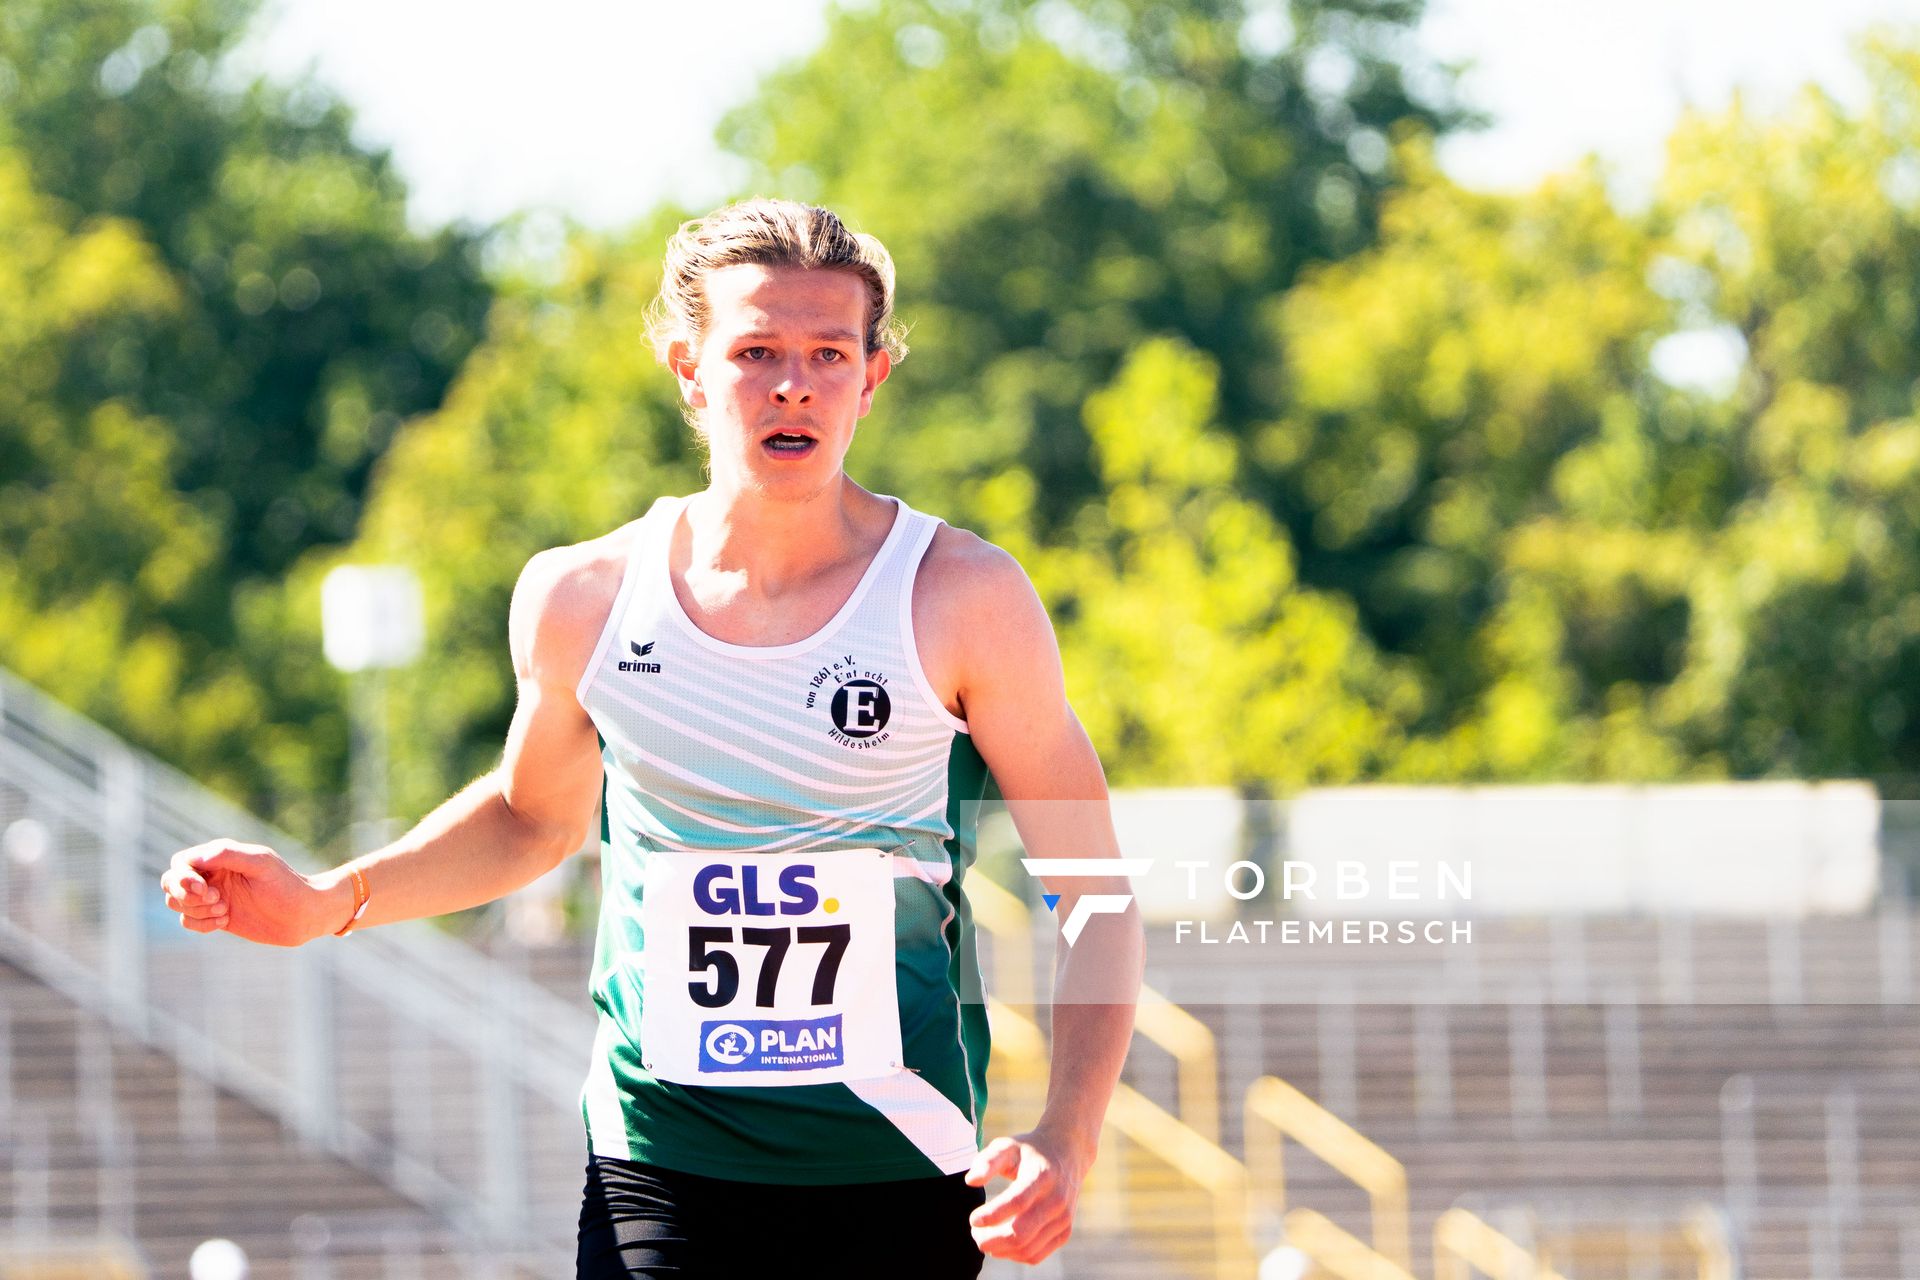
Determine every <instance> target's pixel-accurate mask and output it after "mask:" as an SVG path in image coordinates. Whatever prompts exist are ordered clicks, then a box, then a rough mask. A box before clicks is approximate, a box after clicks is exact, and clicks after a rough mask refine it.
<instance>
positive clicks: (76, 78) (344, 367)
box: [0, 0, 489, 809]
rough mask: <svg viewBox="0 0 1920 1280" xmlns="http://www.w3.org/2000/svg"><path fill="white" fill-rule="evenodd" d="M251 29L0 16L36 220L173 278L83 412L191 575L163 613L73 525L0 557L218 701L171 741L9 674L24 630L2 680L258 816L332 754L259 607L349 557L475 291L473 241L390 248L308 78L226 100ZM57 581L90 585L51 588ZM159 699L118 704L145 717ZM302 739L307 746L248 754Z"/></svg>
mask: <svg viewBox="0 0 1920 1280" xmlns="http://www.w3.org/2000/svg"><path fill="white" fill-rule="evenodd" d="M253 8H254V5H253V4H252V3H251V2H241V0H9V3H7V4H6V5H5V6H3V7H0V144H4V145H5V146H6V147H7V149H8V153H9V155H10V156H12V157H14V161H15V163H16V165H17V166H18V167H20V168H22V169H23V170H24V180H25V181H26V182H27V183H29V184H30V185H31V187H32V189H33V190H34V191H36V192H38V193H40V195H42V196H45V197H48V198H50V199H51V200H52V201H54V202H55V205H53V206H49V207H50V208H57V209H58V210H59V211H60V212H58V213H55V214H47V215H45V216H47V217H49V218H50V219H51V220H52V221H53V222H54V223H55V224H57V225H61V226H64V227H66V228H68V229H69V230H70V231H71V232H72V233H74V234H79V235H82V236H84V235H85V234H86V233H87V229H88V228H90V227H92V226H94V225H95V224H96V222H98V223H99V225H103V226H107V225H110V226H114V227H117V228H120V229H121V232H120V233H121V234H123V235H124V236H126V237H129V238H131V239H133V240H137V241H138V242H139V243H140V245H141V246H142V252H143V254H144V258H143V261H144V262H145V263H146V264H147V266H148V268H149V269H150V270H152V271H155V272H159V273H161V275H163V276H164V277H165V279H166V281H167V291H168V296H169V304H168V306H167V307H166V308H165V309H164V311H158V312H155V311H150V312H149V313H147V314H146V315H145V317H144V319H143V322H142V325H141V326H140V327H139V329H138V331H137V333H130V334H126V335H122V337H121V338H120V339H119V340H118V341H116V343H115V344H114V345H113V346H112V347H111V349H110V354H109V356H108V357H103V359H106V360H107V362H108V363H109V364H110V365H111V372H112V385H111V386H110V387H107V386H102V387H101V388H100V389H99V393H100V396H101V398H102V399H105V398H108V397H111V398H113V399H114V400H116V401H117V402H118V403H120V404H122V405H123V406H124V407H125V411H126V413H128V414H130V415H132V416H133V418H135V419H137V420H138V421H139V423H140V428H139V430H140V432H141V434H142V435H143V436H147V437H150V440H149V441H148V442H147V443H145V444H143V446H142V449H143V451H144V455H145V456H149V458H150V460H151V461H152V464H153V465H154V466H155V467H156V468H163V470H157V471H155V473H154V474H155V476H156V477H159V476H161V475H164V484H162V485H161V487H162V488H163V489H164V490H165V492H167V493H168V495H169V504H170V505H171V506H173V507H177V508H178V509H179V510H181V511H182V512H183V513H185V515H184V516H183V519H185V524H186V525H187V526H189V527H191V529H193V530H194V536H195V538H197V539H198V540H199V543H200V544H202V545H203V551H202V552H201V555H202V556H203V558H204V561H205V563H204V565H203V571H201V572H197V573H194V574H191V575H188V576H186V577H185V578H183V579H182V580H181V581H180V582H179V583H178V584H177V586H176V589H175V590H173V591H172V592H170V593H169V594H167V595H165V596H164V597H162V596H157V595H142V594H139V593H134V594H133V595H131V596H130V597H125V598H123V593H122V591H121V587H122V586H123V585H124V584H126V583H129V582H133V581H135V580H137V579H138V578H139V577H140V575H142V574H144V573H148V572H150V569H149V567H148V566H147V564H146V563H145V562H144V560H143V559H142V558H141V555H142V552H141V551H140V548H139V547H138V545H137V544H135V543H123V542H117V541H114V540H108V539H99V538H97V536H96V534H95V532H94V531H93V529H92V528H91V527H90V526H87V525H85V524H74V525H67V524H58V525H54V526H49V527H48V528H47V529H46V530H43V531H42V533H41V534H40V536H39V539H38V543H37V545H38V546H39V547H40V549H41V551H42V552H43V553H44V554H38V555H36V556H34V557H31V558H30V560H29V558H24V557H19V556H17V555H16V553H15V548H14V546H13V545H12V544H8V545H6V546H4V547H0V556H5V557H7V558H9V559H10V560H11V561H12V563H11V565H10V571H11V572H12V573H14V574H16V575H19V574H26V573H47V572H51V573H52V576H50V577H46V578H44V579H42V580H39V581H36V582H35V583H33V585H32V592H33V594H34V595H36V596H37V597H39V598H42V599H44V600H46V601H48V602H49V608H52V609H56V610H57V609H67V608H78V607H80V606H81V605H82V603H83V602H85V601H88V600H92V599H95V598H96V597H99V598H113V599H114V600H115V604H114V606H113V607H114V608H115V609H116V610H120V611H121V612H122V613H123V615H124V616H123V619H122V625H123V626H124V628H125V629H126V633H127V635H128V636H130V637H141V636H146V637H151V638H152V639H153V641H154V643H156V644H161V645H163V646H167V647H169V651H170V652H172V653H173V654H174V658H173V661H175V662H177V663H178V664H179V666H180V668H181V670H182V672H183V673H184V674H183V675H182V677H181V678H182V679H183V680H184V681H185V682H186V684H187V686H190V687H212V686H213V685H219V686H220V687H222V688H224V689H227V690H228V694H227V696H224V697H223V698H217V699H210V700H208V702H207V705H206V706H203V707H195V708H184V707H183V708H181V709H179V711H178V714H177V716H176V717H175V718H172V719H169V718H167V717H164V716H163V717H159V718H152V717H148V718H146V719H143V720H135V719H133V718H132V717H131V715H130V713H123V711H122V707H123V706H124V705H126V704H125V703H124V702H123V701H122V700H121V699H119V698H108V697H105V696H104V695H103V692H102V687H101V686H100V685H98V684H97V683H94V682H93V681H92V680H91V679H90V676H89V675H88V674H86V673H82V672H80V671H78V670H74V669H69V668H68V667H66V666H65V665H63V664H60V663H57V662H56V663H38V664H36V663H32V662H29V661H27V657H26V655H25V653H24V651H23V649H24V646H25V645H26V643H27V642H26V641H25V640H24V639H21V638H20V637H21V635H22V632H21V631H20V629H18V628H7V629H6V632H7V633H8V634H10V635H11V636H12V637H14V638H13V639H12V640H6V639H0V661H7V662H9V663H11V664H13V665H16V666H20V667H23V668H25V669H27V674H29V675H30V676H32V677H33V678H35V679H37V680H39V681H40V682H41V683H43V684H46V685H47V686H48V687H50V688H51V689H52V690H53V691H54V692H56V693H57V694H59V695H61V696H62V697H65V698H67V699H68V700H69V701H72V702H74V703H76V704H78V705H81V706H83V707H85V708H86V709H87V710H89V711H90V712H92V713H93V714H95V715H98V716H100V717H102V718H103V719H105V720H106V721H107V722H108V723H109V724H111V725H112V726H113V727H115V728H117V729H121V730H123V731H126V732H129V733H131V734H132V735H133V736H134V737H135V738H136V739H137V740H139V741H140V742H142V743H143V744H144V745H147V746H150V747H153V748H156V749H158V750H160V751H161V753H162V754H163V755H166V756H167V757H169V758H170V759H173V760H175V761H176V762H178V763H180V764H181V765H183V766H185V767H187V768H189V769H191V770H192V771H194V772H195V773H197V774H200V775H202V776H205V777H208V778H210V779H214V780H217V781H219V782H220V783H221V784H222V785H224V786H226V787H227V788H228V789H229V790H232V791H234V792H235V793H236V794H237V795H239V796H241V797H242V798H245V799H247V800H249V801H251V802H253V803H255V804H258V805H261V806H262V807H265V808H268V809H274V808H277V804H276V801H275V796H276V795H277V794H284V795H287V796H293V795H312V794H314V793H315V792H316V791H328V790H332V789H333V785H332V784H333V781H334V779H335V778H336V777H337V776H338V771H339V761H340V756H341V751H342V743H343V739H342V737H341V735H340V733H339V732H338V731H337V724H336V723H335V720H336V719H337V718H336V717H333V716H332V714H331V708H332V706H333V704H334V703H335V702H336V701H337V698H338V692H337V689H336V688H335V687H334V682H333V681H332V680H331V678H330V677H329V676H328V674H327V673H326V672H325V671H324V669H323V668H321V667H319V657H318V651H317V648H316V647H315V644H314V636H313V635H311V634H308V633H300V634H295V635H288V634H283V633H280V632H278V631H275V630H273V629H271V627H268V626H265V623H266V620H267V618H268V616H269V615H270V614H272V613H273V612H274V610H272V609H271V608H268V607H265V606H264V605H263V604H262V600H263V598H264V597H266V596H269V595H271V594H272V593H273V592H275V591H277V590H278V589H279V581H280V576H281V575H282V574H283V573H284V572H286V570H287V569H288V568H289V567H290V566H291V565H293V564H294V563H295V562H296V560H297V559H298V558H299V556H300V555H301V553H302V552H303V551H305V550H306V549H307V548H309V547H313V546H315V545H325V544H337V543H341V542H344V541H345V540H347V539H349V538H350V537H351V536H352V535H353V533H354V531H355V529H356V527H357V525H358V521H359V515H360V508H361V503H362V501H363V498H364V493H365V489H366V485H367V482H368V478H369V476H370V474H371V470H372V466H373V464H374V462H375V460H376V459H377V458H378V457H379V456H380V454H381V453H382V452H383V451H384V449H385V447H386V445H387V444H388V442H389V440H390V439H391V437H392V435H393V433H394V431H395V429H396V428H397V427H398V425H399V423H400V421H401V420H402V419H403V418H405V417H408V416H410V415H412V414H415V413H418V412H421V411H423V410H425V409H428V408H431V407H432V406H434V405H435V404H437V403H438V402H439V400H440V398H441V396H442V395H443V394H444V391H445V388H446V386H447V384H448V381H449V380H450V379H451V377H452V376H453V373H454V371H455V370H456V369H457V368H458V367H459V366H460V364H461V362H462V360H463V359H464V358H465V356H466V353H467V352H468V350H469V349H470V348H471V347H472V345H473V343H474V341H475V340H476V338H477V336H478V334H479V332H480V328H481V325H482V322H483V318H484V314H485V308H486V305H487V300H488V296H489V290H488V286H487V284H486V282H485V280H484V278H483V274H482V271H481V268H480V263H479V247H480V240H479V238H478V235H477V233H474V232H470V231H466V230H444V231H437V232H432V233H417V232H415V231H413V230H411V229H409V227H408V226H407V223H406V217H405V213H406V209H405V192H404V191H403V189H402V187H401V185H400V183H399V181H398V179H397V178H396V177H395V175H394V174H393V172H392V170H391V166H390V165H389V163H388V161H387V159H386V157H385V156H384V155H381V154H376V153H372V152H369V151H367V150H366V149H364V148H362V147H360V146H359V145H357V144H355V143H354V142H353V140H352V138H351V136H350V125H351V120H350V117H349V115H348V113H347V112H346V110H345V109H344V108H342V107H341V106H339V105H338V104H337V103H335V102H333V101H332V100H330V99H329V98H328V97H327V96H326V94H324V93H323V92H322V91H320V90H319V89H318V88H317V87H315V86H314V85H312V84H309V83H302V84H297V85H293V86H290V87H276V86H270V85H265V84H250V85H249V84H239V83H237V82H236V81H235V78H234V74H233V72H232V71H231V69H230V66H229V64H228V63H226V62H223V58H225V56H226V55H227V54H228V53H229V51H230V49H231V47H232V45H233V44H234V42H235V41H236V40H237V38H238V37H239V35H240V34H241V33H242V31H243V30H244V28H245V24H246V22H247V20H248V18H249V17H250V15H251V13H252V11H253ZM103 219H104V220H107V221H104V222H100V221H99V220H103ZM17 429H19V428H18V426H17V424H12V423H9V424H0V432H7V431H11V430H17ZM68 447H69V448H70V449H71V450H72V451H73V452H72V456H71V458H70V460H69V463H68V464H67V465H66V466H65V467H64V468H63V470H64V472H65V473H67V474H84V473H86V472H88V471H89V470H93V469H106V470H111V469H112V468H114V467H116V466H118V465H120V463H119V462H117V461H115V460H113V459H111V458H106V457H102V456H97V455H99V454H103V453H112V452H115V451H117V450H118V448H119V447H120V446H119V444H118V442H115V441H112V440H109V439H108V438H107V437H105V436H92V437H88V436H85V435H82V436H77V437H75V438H73V439H71V440H70V441H69V442H68ZM162 460H164V461H162ZM159 483H160V481H159V480H158V479H156V484H159ZM185 517H190V519H186V518H185ZM56 528H57V529H60V530H62V531H63V532H62V535H61V536H62V537H64V538H65V541H64V542H63V543H61V544H60V545H59V546H57V547H56V546H54V545H53V544H52V543H51V542H49V541H48V540H49V539H50V538H52V537H53V536H54V534H53V530H54V529H56ZM115 554H118V555H121V556H122V557H123V558H120V559H113V558H112V556H113V555H115ZM75 565H90V566H94V567H95V568H96V569H97V570H98V574H97V576H94V577H90V578H82V577H77V576H75V575H74V574H72V573H71V572H69V571H67V569H66V568H64V567H65V566H75ZM49 566H53V568H52V569H51V570H49ZM42 634H43V635H44V634H46V633H45V632H44V631H43V632H42ZM170 688H171V686H169V685H168V684H167V683H166V682H165V681H159V682H157V683H155V684H153V685H152V687H149V688H142V689H140V690H137V691H135V690H129V691H128V692H129V693H137V694H138V697H137V698H136V700H137V701H140V702H142V703H152V702H154V701H155V700H156V699H163V698H164V696H166V694H167V692H168V691H169V690H170ZM204 696H205V695H203V697H204ZM214 704H218V705H219V706H220V707H223V708H224V710H220V711H218V712H216V711H215V710H214ZM208 717H212V718H214V719H217V720H219V721H220V722H221V724H222V725H223V729H224V734H225V741H224V742H222V741H220V736H221V735H219V734H211V733H204V734H199V735H196V736H193V737H191V739H190V738H189V736H187V729H186V725H187V724H188V723H189V722H190V721H194V720H197V719H203V718H208ZM300 734H309V735H311V737H312V739H313V741H312V742H311V743H310V744H309V745H307V746H304V747H300V748H297V749H278V748H275V749H267V748H265V747H263V746H262V745H261V744H262V738H263V736H264V737H267V738H271V737H274V736H276V735H279V736H294V735H300Z"/></svg>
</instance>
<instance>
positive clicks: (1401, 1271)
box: [1283, 1209, 1413, 1280]
mask: <svg viewBox="0 0 1920 1280" xmlns="http://www.w3.org/2000/svg"><path fill="white" fill-rule="evenodd" d="M1283 1221H1284V1223H1285V1227H1286V1238H1287V1243H1288V1244H1290V1245H1292V1246H1293V1247H1294V1248H1296V1249H1298V1250H1299V1251H1300V1252H1302V1253H1304V1254H1306V1255H1307V1257H1309V1258H1311V1259H1313V1263H1314V1266H1316V1267H1317V1268H1318V1269H1320V1270H1321V1271H1325V1272H1326V1273H1327V1274H1329V1275H1331V1276H1334V1277H1335V1278H1336V1280H1413V1274H1412V1273H1411V1272H1409V1271H1408V1270H1407V1269H1406V1268H1405V1267H1403V1266H1401V1265H1400V1264H1398V1263H1396V1262H1394V1261H1393V1260H1392V1259H1391V1258H1388V1257H1386V1256H1384V1255H1382V1254H1381V1253H1380V1252H1379V1251H1377V1250H1375V1249H1373V1248H1372V1247H1371V1246H1369V1245H1368V1244H1367V1242H1366V1241H1364V1240H1360V1239H1357V1238H1355V1237H1354V1236H1351V1235H1349V1234H1347V1233H1346V1232H1345V1231H1342V1230H1341V1229H1340V1228H1339V1227H1338V1226H1337V1225H1336V1224H1335V1223H1334V1222H1333V1221H1332V1220H1331V1219H1329V1218H1327V1217H1326V1216H1325V1215H1324V1214H1319V1213H1315V1212H1314V1211H1313V1210H1312V1209H1294V1210H1291V1211H1290V1212H1289V1213H1288V1214H1287V1216H1286V1218H1285V1219H1283Z"/></svg>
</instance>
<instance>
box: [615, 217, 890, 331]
mask: <svg viewBox="0 0 1920 1280" xmlns="http://www.w3.org/2000/svg"><path fill="white" fill-rule="evenodd" d="M742 263H752V264H755V265H758V266H765V267H806V268H809V269H813V270H826V271H848V272H851V273H853V274H854V275H857V276H859V277H860V279H861V280H862V281H863V282H865V284H866V286H867V323H866V330H865V332H864V334H863V335H862V341H863V343H864V345H865V348H866V354H868V355H872V354H873V353H874V352H875V351H882V350H884V351H885V352H886V353H887V354H888V355H890V356H892V357H893V359H894V361H895V363H898V362H899V361H901V360H904V359H905V358H906V355H907V342H906V337H907V332H906V326H904V325H902V324H901V323H900V322H899V321H898V320H896V319H895V318H894V315H893V258H892V256H891V255H890V254H888V253H887V249H886V246H885V245H883V244H881V243H880V242H879V241H878V240H876V239H875V238H874V237H872V236H870V235H863V234H861V233H859V232H855V231H850V230H848V229H847V225H846V224H845V223H844V222H842V221H840V219H839V218H838V217H837V216H835V215H834V214H833V213H832V212H831V211H829V210H826V209H821V208H818V207H817V206H814V205H808V204H801V203H800V202H799V201H797V200H770V199H766V198H764V197H755V198H754V199H752V200H742V201H740V202H739V203H737V204H730V205H727V206H726V207H724V208H721V209H715V210H714V211H713V212H712V213H709V214H707V215H706V216H705V217H703V218H695V219H693V220H692V221H691V222H683V223H681V224H680V229H679V230H678V231H676V232H674V233H673V235H672V237H671V238H669V239H668V241H667V257H666V269H665V270H664V271H663V272H662V273H661V277H660V293H659V295H658V296H656V297H655V298H654V300H653V302H652V304H651V305H650V306H649V307H648V308H647V338H648V340H649V341H651V342H652V343H653V349H654V354H655V355H657V356H658V357H659V358H660V360H661V361H662V362H664V361H665V360H666V358H667V348H668V346H669V345H670V344H672V343H673V342H675V341H679V340H685V341H686V342H687V343H688V344H689V345H691V346H692V347H693V348H694V350H695V351H698V350H699V347H700V342H701V340H702V339H703V338H705V337H706V332H707V322H708V320H709V318H710V313H709V310H708V303H707V292H706V277H707V273H708V272H711V271H717V270H719V269H720V268H721V267H732V266H739V265H741V264H742Z"/></svg>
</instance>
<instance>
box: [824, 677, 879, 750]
mask: <svg viewBox="0 0 1920 1280" xmlns="http://www.w3.org/2000/svg"><path fill="white" fill-rule="evenodd" d="M827 709H828V710H829V711H830V712H832V714H833V723H834V726H835V727H836V728H838V729H839V730H840V732H842V733H844V734H846V735H847V736H848V737H849V738H871V737H872V736H873V735H874V734H876V733H879V732H880V731H881V730H882V729H885V728H886V727H887V721H888V720H890V719H891V718H892V717H893V699H892V698H889V697H888V696H887V691H886V689H885V688H883V687H882V686H881V685H880V684H879V683H877V682H876V681H873V680H849V681H847V682H846V683H845V684H843V685H841V686H840V687H839V688H838V689H835V690H834V691H833V701H832V702H831V703H829V704H828V708H827Z"/></svg>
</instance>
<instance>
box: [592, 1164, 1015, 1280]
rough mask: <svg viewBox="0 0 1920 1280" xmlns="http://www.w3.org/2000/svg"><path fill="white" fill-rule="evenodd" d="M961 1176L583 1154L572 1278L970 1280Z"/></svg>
mask: <svg viewBox="0 0 1920 1280" xmlns="http://www.w3.org/2000/svg"><path fill="white" fill-rule="evenodd" d="M986 1198H987V1193H986V1191H985V1190H984V1189H982V1188H979V1187H970V1186H968V1185H967V1184H966V1181H965V1175H964V1174H958V1173H955V1174H949V1175H947V1176H946V1177H934V1178H907V1179H904V1180H902V1181H899V1182H857V1183H850V1184H846V1185H843V1186H828V1187H813V1186H803V1187H795V1186H783V1185H780V1184H776V1183H766V1182H734V1181H732V1180H730V1179H723V1178H702V1177H698V1176H696V1175H694V1174H691V1173H676V1172H674V1171H673V1170H671V1169H661V1168H658V1167H656V1166H654V1165H648V1164H641V1163H639V1162H637V1161H633V1160H617V1159H614V1158H613V1157H611V1156H596V1155H591V1154H589V1155H588V1156H587V1187H586V1194H585V1196H584V1198H583V1199H582V1200H581V1204H580V1246H579V1253H578V1254H577V1256H576V1260H575V1263H574V1268H575V1270H574V1276H575V1280H656V1278H657V1277H664V1276H673V1277H692V1278H693V1280H736V1278H738V1280H765V1278H766V1277H768V1276H779V1277H782V1278H783V1280H811V1278H812V1277H820V1278H821V1280H827V1278H828V1277H832V1280H845V1278H846V1277H849V1276H862V1277H866V1276H871V1277H876V1280H878V1278H881V1277H887V1276H901V1277H911V1280H972V1277H974V1276H978V1275H979V1274H980V1268H981V1266H982V1265H983V1263H984V1262H985V1259H984V1258H982V1257H981V1254H980V1250H979V1248H978V1247H977V1246H975V1244H974V1243H973V1234H972V1231H971V1230H970V1229H969V1227H968V1225H967V1215H968V1214H970V1213H972V1212H973V1211H974V1210H975V1209H977V1208H979V1207H980V1205H981V1204H983V1203H985V1201H986Z"/></svg>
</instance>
